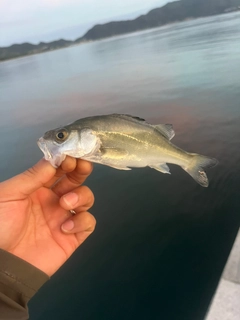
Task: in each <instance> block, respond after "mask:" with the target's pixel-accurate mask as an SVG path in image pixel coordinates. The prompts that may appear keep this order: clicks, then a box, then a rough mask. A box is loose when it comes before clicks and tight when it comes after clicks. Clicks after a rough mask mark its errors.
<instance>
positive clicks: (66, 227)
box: [62, 220, 74, 231]
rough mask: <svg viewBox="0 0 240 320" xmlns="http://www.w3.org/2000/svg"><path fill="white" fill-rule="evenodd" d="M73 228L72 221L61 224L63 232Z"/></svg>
mask: <svg viewBox="0 0 240 320" xmlns="http://www.w3.org/2000/svg"><path fill="white" fill-rule="evenodd" d="M73 228H74V222H73V221H72V220H68V221H66V222H64V223H63V224H62V230H63V231H71V230H72V229H73Z"/></svg>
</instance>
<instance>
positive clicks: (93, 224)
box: [87, 213, 97, 232]
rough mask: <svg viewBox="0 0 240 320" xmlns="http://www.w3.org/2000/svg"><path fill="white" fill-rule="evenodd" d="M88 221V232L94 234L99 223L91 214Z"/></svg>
mask: <svg viewBox="0 0 240 320" xmlns="http://www.w3.org/2000/svg"><path fill="white" fill-rule="evenodd" d="M88 219H89V220H88V221H87V225H88V228H87V231H89V232H93V231H94V230H95V228H96V224H97V221H96V219H95V217H94V216H93V215H92V214H91V213H89V214H88Z"/></svg>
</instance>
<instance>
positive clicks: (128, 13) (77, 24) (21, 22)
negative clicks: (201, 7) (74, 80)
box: [0, 0, 170, 47]
mask: <svg viewBox="0 0 240 320" xmlns="http://www.w3.org/2000/svg"><path fill="white" fill-rule="evenodd" d="M167 2H170V1H169V0H120V1H119V0H0V13H1V19H0V46H2V47H3V46H9V45H11V44H13V43H23V42H31V43H34V44H36V43H39V42H40V41H53V40H57V39H60V38H64V39H71V40H75V39H76V38H78V37H80V36H82V35H83V34H84V33H85V32H86V31H87V30H88V29H90V28H91V27H92V26H93V25H95V24H96V23H105V22H108V21H112V20H122V19H123V20H124V19H133V18H135V17H137V16H139V15H140V14H145V13H147V12H148V11H149V10H151V9H153V8H157V7H161V6H162V5H164V4H166V3H167Z"/></svg>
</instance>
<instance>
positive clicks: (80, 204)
mask: <svg viewBox="0 0 240 320" xmlns="http://www.w3.org/2000/svg"><path fill="white" fill-rule="evenodd" d="M59 203H60V206H61V207H62V208H63V209H65V210H69V211H70V210H74V211H75V212H76V213H79V212H83V211H87V210H88V209H89V208H91V207H92V206H93V204H94V195H93V193H92V191H91V190H90V189H89V188H88V187H86V186H80V187H78V188H75V189H74V190H73V191H71V192H69V193H67V194H65V195H63V196H62V197H61V198H60V199H59Z"/></svg>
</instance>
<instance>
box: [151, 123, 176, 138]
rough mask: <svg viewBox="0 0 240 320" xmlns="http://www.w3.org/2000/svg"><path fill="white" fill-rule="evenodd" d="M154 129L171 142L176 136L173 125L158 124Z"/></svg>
mask: <svg viewBox="0 0 240 320" xmlns="http://www.w3.org/2000/svg"><path fill="white" fill-rule="evenodd" d="M153 127H154V128H155V129H156V130H157V131H159V132H160V133H161V134H162V135H163V136H164V137H165V138H167V139H168V140H171V139H172V138H173V137H174V136H175V132H174V130H173V126H172V125H171V124H157V125H154V126H153Z"/></svg>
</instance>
